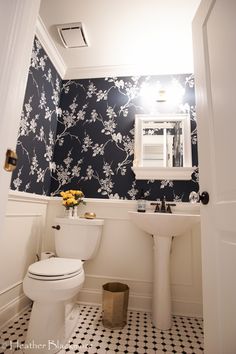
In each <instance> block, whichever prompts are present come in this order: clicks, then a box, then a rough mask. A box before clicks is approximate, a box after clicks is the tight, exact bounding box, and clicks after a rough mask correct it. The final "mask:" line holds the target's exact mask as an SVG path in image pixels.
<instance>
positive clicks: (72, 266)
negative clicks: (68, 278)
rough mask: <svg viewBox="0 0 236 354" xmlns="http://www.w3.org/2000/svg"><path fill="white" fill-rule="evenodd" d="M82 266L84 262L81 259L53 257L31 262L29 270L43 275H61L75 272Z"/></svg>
mask: <svg viewBox="0 0 236 354" xmlns="http://www.w3.org/2000/svg"><path fill="white" fill-rule="evenodd" d="M82 268H83V264H82V262H81V260H80V259H69V258H57V257H53V258H49V259H44V260H42V261H39V262H36V263H33V264H31V265H30V266H29V268H28V272H29V273H31V274H36V275H43V276H61V275H68V274H73V273H75V272H78V271H80V270H82Z"/></svg>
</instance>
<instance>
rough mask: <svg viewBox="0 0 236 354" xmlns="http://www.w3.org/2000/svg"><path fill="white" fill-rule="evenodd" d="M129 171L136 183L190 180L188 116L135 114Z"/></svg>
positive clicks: (190, 160) (191, 168)
mask: <svg viewBox="0 0 236 354" xmlns="http://www.w3.org/2000/svg"><path fill="white" fill-rule="evenodd" d="M132 169H133V171H134V173H135V176H136V179H173V180H189V179H191V174H192V173H193V171H194V169H193V167H192V151H191V131H190V117H189V115H188V114H160V115H142V114H137V115H136V116H135V144H134V162H133V167H132Z"/></svg>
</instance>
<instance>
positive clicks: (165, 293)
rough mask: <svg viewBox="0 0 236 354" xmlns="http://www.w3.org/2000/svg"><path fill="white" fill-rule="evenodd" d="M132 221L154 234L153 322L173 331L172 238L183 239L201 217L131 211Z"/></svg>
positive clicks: (184, 213)
mask: <svg viewBox="0 0 236 354" xmlns="http://www.w3.org/2000/svg"><path fill="white" fill-rule="evenodd" d="M129 216H130V219H131V220H132V222H133V223H134V224H135V225H136V226H138V227H139V228H140V229H141V230H143V231H145V232H147V233H148V234H150V235H153V240H154V246H153V251H154V269H153V298H152V322H153V324H154V326H156V327H157V328H159V329H162V330H167V329H170V328H171V292H170V247H171V241H172V237H173V236H180V235H182V234H184V233H185V232H186V231H188V230H190V229H191V228H192V226H193V225H194V224H196V223H198V222H200V215H199V214H192V213H186V212H181V213H177V212H174V213H173V214H167V213H154V212H146V213H138V212H136V211H129Z"/></svg>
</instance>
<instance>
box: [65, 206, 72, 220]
mask: <svg viewBox="0 0 236 354" xmlns="http://www.w3.org/2000/svg"><path fill="white" fill-rule="evenodd" d="M66 218H68V219H73V209H72V208H69V209H66Z"/></svg>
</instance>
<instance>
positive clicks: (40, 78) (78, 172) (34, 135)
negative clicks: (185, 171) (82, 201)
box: [11, 39, 198, 201]
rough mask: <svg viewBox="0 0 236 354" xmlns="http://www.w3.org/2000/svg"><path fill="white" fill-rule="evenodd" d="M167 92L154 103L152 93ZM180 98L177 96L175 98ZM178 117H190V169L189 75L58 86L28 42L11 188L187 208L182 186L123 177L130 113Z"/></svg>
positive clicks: (188, 187)
mask: <svg viewBox="0 0 236 354" xmlns="http://www.w3.org/2000/svg"><path fill="white" fill-rule="evenodd" d="M160 87H164V88H166V89H168V92H172V95H171V97H169V98H171V99H168V101H167V102H165V103H157V102H156V96H155V95H156V92H157V91H158V88H160ZM180 93H181V95H180ZM158 112H160V113H167V112H168V113H169V112H172V113H174V112H176V113H181V112H183V113H185V112H189V113H190V117H191V132H192V133H191V138H192V157H193V165H194V166H197V165H198V161H197V131H196V116H195V98H194V79H193V76H192V75H191V74H182V75H165V76H140V77H119V78H100V79H90V80H71V81H61V79H60V77H59V75H58V73H57V72H56V70H55V68H54V67H53V65H52V63H51V61H50V60H49V58H48V56H47V54H46V53H45V51H44V50H43V48H42V47H41V44H40V43H39V41H38V40H37V39H35V42H34V47H33V52H32V58H31V66H30V69H29V77H28V84H27V89H26V94H25V101H24V105H23V109H22V117H21V123H20V129H19V135H18V141H17V154H18V156H19V163H18V166H17V169H16V170H15V172H14V173H13V177H12V184H11V188H12V189H16V190H20V191H27V192H31V193H37V194H43V195H50V194H52V195H58V194H59V192H60V191H63V190H66V189H81V190H82V191H83V192H84V194H85V196H86V197H91V198H120V199H135V198H137V196H138V193H139V192H140V190H141V189H143V190H144V191H145V195H146V197H147V198H148V199H150V200H156V199H158V198H161V197H162V196H163V195H165V196H166V199H167V200H175V201H178V200H179V201H180V200H182V201H188V195H189V193H190V192H191V191H192V190H196V191H197V190H198V172H197V169H196V172H195V173H194V174H193V175H192V180H190V181H169V180H164V181H152V180H149V181H136V180H135V176H134V173H133V172H132V170H131V166H132V163H133V157H134V155H133V147H134V119H135V114H136V113H139V114H148V113H158Z"/></svg>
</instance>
